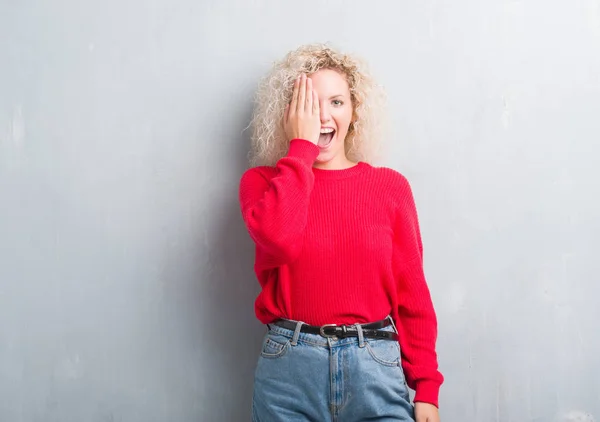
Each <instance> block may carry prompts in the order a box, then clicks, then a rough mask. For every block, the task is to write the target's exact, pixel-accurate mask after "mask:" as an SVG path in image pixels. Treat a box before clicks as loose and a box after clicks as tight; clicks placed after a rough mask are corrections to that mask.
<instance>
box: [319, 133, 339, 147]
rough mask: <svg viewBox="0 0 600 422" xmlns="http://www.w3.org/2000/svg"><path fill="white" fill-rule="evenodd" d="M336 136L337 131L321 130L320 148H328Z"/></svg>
mask: <svg viewBox="0 0 600 422" xmlns="http://www.w3.org/2000/svg"><path fill="white" fill-rule="evenodd" d="M334 135H335V129H331V128H324V129H321V135H319V142H318V144H319V146H320V147H321V148H327V147H328V146H329V145H330V144H331V141H332V140H333V136H334Z"/></svg>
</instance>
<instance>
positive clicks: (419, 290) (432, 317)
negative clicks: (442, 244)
mask: <svg viewBox="0 0 600 422" xmlns="http://www.w3.org/2000/svg"><path fill="white" fill-rule="evenodd" d="M397 198H398V201H397V213H396V223H395V225H394V253H393V266H394V275H395V279H396V280H397V289H398V319H399V320H398V331H399V333H400V348H401V350H402V367H403V369H404V372H405V374H406V379H407V382H408V385H409V387H410V388H412V389H413V390H415V391H416V395H415V402H424V403H430V404H433V405H434V406H436V407H437V406H438V394H439V389H440V386H441V384H442V382H443V380H444V378H443V376H442V374H441V373H440V372H439V371H438V362H437V354H436V350H435V347H436V340H437V318H436V314H435V310H434V307H433V302H432V300H431V295H430V292H429V288H428V286H427V282H426V279H425V275H424V272H423V245H422V241H421V233H420V229H419V221H418V216H417V210H416V206H415V202H414V198H413V194H412V190H411V188H410V185H409V183H408V181H407V180H406V179H405V178H404V177H402V178H401V183H400V187H399V191H398V197H397Z"/></svg>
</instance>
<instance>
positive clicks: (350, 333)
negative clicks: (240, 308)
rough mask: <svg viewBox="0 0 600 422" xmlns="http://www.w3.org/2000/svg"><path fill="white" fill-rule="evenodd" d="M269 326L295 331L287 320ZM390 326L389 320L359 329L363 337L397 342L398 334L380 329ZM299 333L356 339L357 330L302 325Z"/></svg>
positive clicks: (352, 328) (339, 326) (350, 327)
mask: <svg viewBox="0 0 600 422" xmlns="http://www.w3.org/2000/svg"><path fill="white" fill-rule="evenodd" d="M271 324H273V325H277V326H278V327H282V328H286V329H288V330H291V331H294V330H296V325H297V322H295V321H290V320H287V319H279V320H277V321H275V322H272V323H271ZM389 325H391V322H390V320H389V318H386V319H383V320H381V321H377V322H371V323H369V324H360V328H361V330H362V332H363V337H365V338H374V339H381V340H396V341H397V340H398V334H396V333H395V332H393V331H382V330H381V329H382V328H385V327H388V326H389ZM300 332H301V333H307V334H319V335H320V336H323V337H337V338H346V337H358V330H357V329H356V325H336V324H325V325H321V326H318V325H308V324H302V327H301V328H300Z"/></svg>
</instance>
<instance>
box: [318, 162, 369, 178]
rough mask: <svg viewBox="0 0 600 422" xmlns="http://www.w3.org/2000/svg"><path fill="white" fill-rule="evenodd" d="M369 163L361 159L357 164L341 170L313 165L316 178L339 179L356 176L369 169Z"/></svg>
mask: <svg viewBox="0 0 600 422" xmlns="http://www.w3.org/2000/svg"><path fill="white" fill-rule="evenodd" d="M368 166H369V165H368V164H367V163H365V162H364V161H359V162H358V163H356V165H354V166H352V167H348V168H345V169H340V170H326V169H320V168H316V167H313V174H314V175H315V179H316V180H339V179H346V178H348V177H352V176H356V175H357V174H360V173H362V172H363V171H364V170H366V169H367V167H368Z"/></svg>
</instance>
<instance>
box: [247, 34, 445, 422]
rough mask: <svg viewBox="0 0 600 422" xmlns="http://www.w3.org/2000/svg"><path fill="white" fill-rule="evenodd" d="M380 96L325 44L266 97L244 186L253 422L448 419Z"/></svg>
mask: <svg viewBox="0 0 600 422" xmlns="http://www.w3.org/2000/svg"><path fill="white" fill-rule="evenodd" d="M381 98H382V96H381V92H380V91H379V89H378V88H377V86H376V85H375V84H374V83H373V81H372V80H371V78H370V76H369V75H368V73H367V72H366V71H365V70H364V69H363V68H362V67H361V63H360V62H359V61H358V60H357V59H355V58H353V57H351V56H348V55H344V54H341V53H339V52H336V51H334V50H332V49H331V48H329V47H327V46H324V45H307V46H302V47H300V48H298V49H297V50H295V51H292V52H290V53H289V54H288V55H287V56H286V57H285V58H284V59H283V60H282V61H281V62H279V63H277V64H276V65H275V66H274V68H273V70H272V72H271V73H270V74H269V75H268V76H267V77H266V78H265V79H264V80H263V82H262V84H261V86H260V89H259V91H258V98H257V107H256V110H255V116H254V119H253V127H254V136H253V156H252V164H253V167H252V168H250V169H249V170H248V171H246V172H245V173H244V175H243V177H242V179H241V182H240V205H241V210H242V215H243V219H244V221H245V223H246V226H247V228H248V232H249V234H250V236H251V237H252V239H253V240H254V242H255V244H256V261H255V267H254V269H255V273H256V276H257V278H258V281H259V282H260V285H261V287H262V289H261V292H260V294H259V296H258V298H257V300H256V303H255V310H256V316H257V318H258V319H259V320H260V321H261V322H262V323H264V324H266V327H267V333H266V335H265V338H264V342H263V345H262V350H261V353H260V357H259V360H258V364H257V368H256V373H255V380H254V397H253V421H254V422H277V421H282V422H283V421H285V422H289V421H315V422H317V421H318V422H322V421H328V420H332V421H340V422H359V421H367V420H368V421H415V420H416V421H417V422H438V421H439V416H438V409H437V406H438V393H439V389H440V385H441V384H442V382H443V376H442V374H441V373H440V372H439V371H438V363H437V354H436V351H435V345H436V337H437V320H436V314H435V311H434V307H433V304H432V301H431V297H430V293H429V289H428V286H427V283H426V280H425V276H424V274H423V264H422V244H421V235H420V231H419V224H418V219H417V212H416V209H415V203H414V200H413V195H412V192H411V188H410V185H409V183H408V182H407V180H406V179H405V178H404V177H403V176H402V175H401V174H400V173H398V172H397V171H394V170H392V169H389V168H385V167H375V166H373V165H371V164H369V163H368V161H369V160H370V158H371V155H372V152H373V149H374V145H375V143H376V142H377V141H379V139H378V135H377V129H378V127H379V118H380V117H381V114H380V113H381V112H382V110H381V107H380V106H381V104H382V102H381V101H380V99H381ZM407 384H408V387H410V388H412V389H414V390H415V400H414V401H415V405H414V406H413V405H411V403H410V399H409V393H408V388H407Z"/></svg>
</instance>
